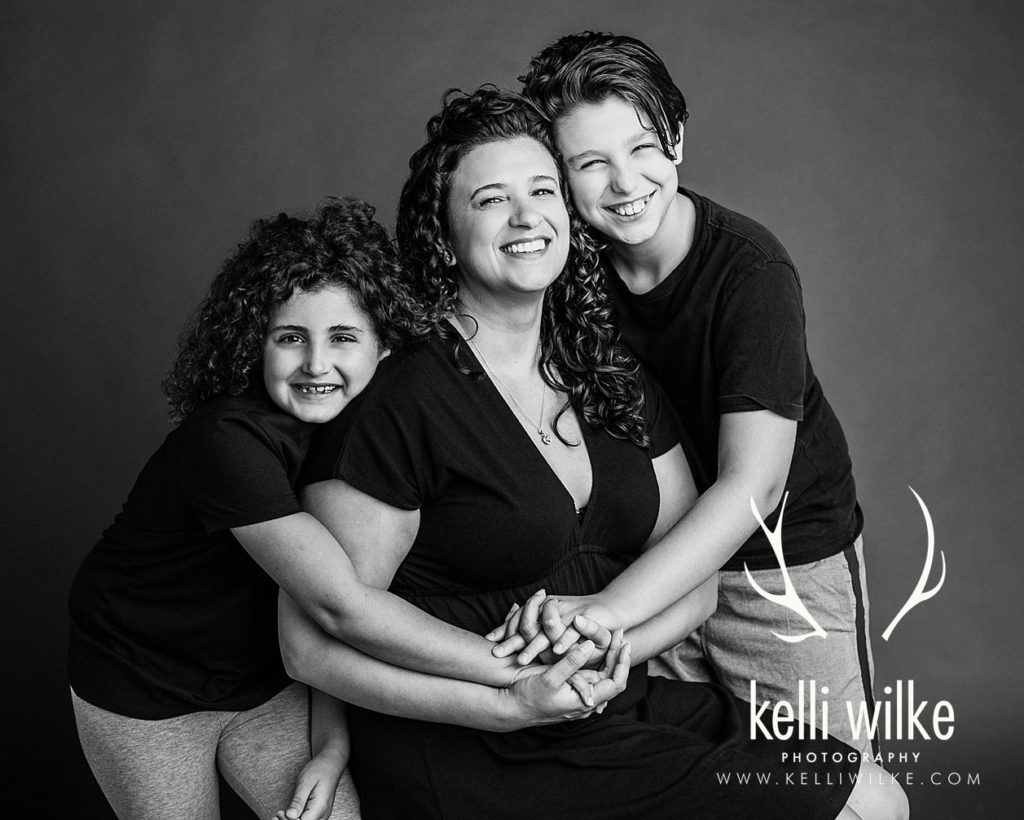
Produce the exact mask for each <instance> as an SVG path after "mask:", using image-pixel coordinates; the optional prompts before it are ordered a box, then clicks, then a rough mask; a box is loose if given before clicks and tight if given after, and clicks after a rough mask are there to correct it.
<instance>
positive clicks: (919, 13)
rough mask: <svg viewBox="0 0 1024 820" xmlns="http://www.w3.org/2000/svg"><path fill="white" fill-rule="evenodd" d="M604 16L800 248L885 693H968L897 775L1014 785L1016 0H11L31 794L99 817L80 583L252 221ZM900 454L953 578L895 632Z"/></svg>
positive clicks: (697, 182)
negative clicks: (68, 658)
mask: <svg viewBox="0 0 1024 820" xmlns="http://www.w3.org/2000/svg"><path fill="white" fill-rule="evenodd" d="M588 27H589V28H603V29H608V30H613V31H619V32H624V33H633V34H636V35H637V36H640V37H642V38H644V39H646V40H647V41H649V42H650V43H651V44H652V45H653V46H654V47H655V48H656V49H657V50H658V51H659V52H660V53H661V54H662V55H664V57H665V58H666V61H667V62H668V64H669V67H670V68H671V70H672V71H673V73H674V75H675V77H676V78H677V79H678V81H679V82H680V84H681V85H682V86H683V89H684V91H685V92H686V95H687V99H688V102H689V104H690V107H691V110H692V117H691V120H690V124H689V125H688V127H687V134H686V155H685V161H684V163H683V166H682V172H681V174H682V179H683V181H684V182H685V183H686V184H687V185H689V186H691V187H693V188H695V189H696V190H698V191H700V192H702V193H704V194H707V195H709V196H711V197H712V198H714V199H716V200H718V201H719V202H721V203H723V204H725V205H727V206H730V207H732V208H735V209H737V210H740V211H742V212H745V213H748V214H750V215H751V216H754V217H755V218H758V219H759V220H760V221H762V222H764V223H765V224H767V225H768V226H769V227H770V228H771V229H772V230H773V231H774V232H775V233H777V234H778V236H779V237H780V238H781V239H782V241H783V242H784V243H785V244H786V246H787V247H788V249H789V250H790V252H791V254H792V256H793V258H794V259H795V260H796V262H797V266H798V268H799V270H800V273H801V276H802V279H803V284H804V291H805V297H806V307H807V314H808V335H809V344H810V347H811V354H812V358H813V360H814V363H815V367H816V369H817V371H818V373H819V375H820V377H821V380H822V382H823V384H824V387H825V390H826V393H827V395H828V396H829V398H830V399H831V401H832V403H833V405H834V406H835V408H836V410H837V412H838V414H839V416H840V418H841V419H842V420H843V423H844V426H845V428H846V432H847V434H848V437H849V440H850V445H851V449H852V453H853V458H854V465H855V470H856V476H857V481H858V485H859V491H860V496H861V500H862V504H863V506H864V509H865V514H866V518H867V523H866V531H865V541H866V546H867V566H868V578H869V584H870V592H871V619H872V633H873V638H874V646H875V652H876V661H877V684H878V689H879V694H881V688H882V687H883V686H887V685H894V684H895V682H896V681H897V680H903V681H906V680H910V679H913V680H914V681H915V684H916V693H917V696H918V698H919V699H921V698H923V699H927V700H929V702H930V703H934V702H935V701H937V700H948V701H950V702H951V703H952V704H953V706H954V708H955V714H956V722H955V727H956V728H955V734H954V736H953V738H952V739H951V740H949V741H946V742H938V741H930V742H917V741H915V742H913V743H906V742H903V743H899V742H894V743H892V744H890V746H889V747H888V748H890V749H894V750H899V749H904V750H908V751H913V752H918V753H919V754H920V759H919V760H920V762H919V763H917V764H913V765H910V764H907V765H897V766H895V767H894V768H896V769H897V770H907V769H911V770H913V772H914V773H915V776H916V778H917V780H916V782H915V784H914V785H913V786H912V787H909V788H908V791H909V792H910V795H911V801H912V804H913V806H914V807H915V810H916V814H917V816H919V817H999V816H1002V806H1003V805H1004V802H1003V801H1004V800H1006V799H1008V796H1009V794H1010V792H1011V787H1012V782H1013V780H1012V778H1013V774H1011V769H1010V766H1011V761H1012V760H1013V757H1014V755H1013V750H1014V749H1016V748H1017V747H1018V745H1019V741H1018V740H1017V739H1016V738H1017V737H1019V734H1020V730H1021V728H1022V726H1021V724H1022V718H1021V714H1022V711H1021V710H1020V708H1019V707H1018V706H1017V705H1016V692H1017V688H1018V687H1017V683H1018V681H1019V679H1020V676H1021V672H1022V662H1021V657H1020V654H1021V653H1020V651H1019V647H1020V634H1021V629H1022V626H1024V624H1022V617H1021V607H1020V604H1019V600H1018V593H1017V590H1018V588H1019V584H1020V580H1021V575H1022V573H1021V566H1022V562H1021V559H1020V556H1019V551H1018V547H1017V545H1018V543H1019V541H1020V536H1019V532H1020V529H1021V526H1020V525H1021V515H1020V509H1021V502H1022V501H1024V497H1022V492H1021V481H1020V477H1019V470H1020V465H1021V464H1022V463H1024V446H1022V436H1021V433H1020V430H1019V428H1018V426H1017V425H1016V424H1015V421H1016V416H1017V415H1018V412H1019V408H1020V407H1021V406H1024V384H1022V377H1021V367H1020V353H1021V350H1022V349H1024V346H1022V331H1021V322H1020V318H1019V317H1020V314H1021V308H1022V281H1021V279H1022V277H1021V273H1022V270H1021V267H1022V266H1021V261H1020V260H1021V258H1022V252H1024V241H1022V233H1024V230H1022V227H1021V217H1022V215H1024V214H1022V207H1021V196H1022V193H1024V186H1022V173H1021V167H1022V163H1021V159H1020V150H1021V147H1022V146H1021V138H1020V133H1021V127H1022V124H1024V123H1022V114H1021V112H1022V110H1024V108H1022V105H1021V103H1022V99H1021V90H1020V89H1021V87H1022V82H1021V80H1022V74H1024V72H1022V70H1021V69H1022V63H1024V59H1022V57H1021V49H1020V46H1019V43H1020V41H1021V36H1022V34H1024V24H1022V19H1021V13H1020V12H1019V11H1018V10H1017V4H1014V3H1010V2H1005V3H999V2H974V3H957V2H947V1H944V0H931V2H925V0H904V2H901V3H881V2H869V3H850V2H848V0H847V1H846V2H837V0H821V2H813V3H812V2H807V3H797V2H790V3H783V2H759V1H758V0H748V1H747V2H740V1H737V2H713V0H693V1H692V2H685V1H681V2H673V3H666V2H662V3H651V4H645V3H642V2H636V3H629V4H625V3H621V2H614V3H613V2H569V3H560V4H553V3H552V4H537V5H531V4H524V3H520V4H508V3H502V4H496V3H482V2H469V1H468V0H458V1H457V2H456V1H454V0H453V1H452V2H447V3H444V4H437V5H435V4H430V3H418V4H408V8H407V7H406V4H403V3H398V2H377V3H373V4H371V3H355V2H334V3H327V2H309V3H301V2H300V3H292V2H287V3H286V2H280V3H275V2H265V1H264V2H249V3H218V4H185V3H150V2H143V3H107V2H91V3H88V4H82V3H72V2H31V3H30V2H8V3H5V4H4V6H3V10H2V11H0V43H2V50H0V84H2V85H0V112H2V113H0V117H2V122H3V128H2V133H0V145H2V157H0V182H2V188H3V196H2V199H0V208H2V212H3V218H2V225H3V241H2V242H0V268H2V271H3V283H4V294H5V300H4V307H3V313H4V322H3V333H4V343H3V345H2V346H0V349H2V351H3V360H4V369H3V373H4V396H5V400H4V402H3V405H2V412H3V414H4V421H3V427H4V436H3V465H4V470H5V491H4V497H5V503H4V526H3V533H4V536H5V541H6V543H7V547H6V554H7V555H8V560H7V569H6V571H5V572H4V573H3V576H4V580H3V583H4V589H5V595H4V601H5V605H6V609H5V611H6V619H5V620H6V625H5V629H4V634H5V646H6V648H7V652H6V658H7V669H6V672H5V675H4V677H5V679H6V682H7V684H8V690H7V691H8V693H9V694H8V696H9V698H11V699H12V700H9V701H8V704H7V708H6V709H5V713H6V715H5V721H4V722H5V724H6V726H8V727H9V730H8V729H7V728H5V736H6V737H7V738H15V739H16V742H15V741H12V740H10V739H9V740H8V743H9V746H10V747H11V748H14V749H16V750H17V751H16V756H17V758H18V760H19V761H20V763H19V769H18V771H17V775H18V777H19V780H18V781H17V782H18V783H19V786H20V791H23V792H27V793H30V794H34V795H39V794H41V793H43V791H42V790H43V789H45V788H47V787H48V788H49V792H46V794H49V793H52V792H56V793H59V794H61V795H62V796H63V797H62V798H61V799H64V800H67V801H68V802H69V806H70V807H72V810H71V812H70V816H78V817H89V816H97V817H103V816H104V814H103V809H102V802H101V801H100V799H99V797H98V794H97V793H96V791H95V787H94V786H92V784H91V781H90V780H89V778H88V774H87V772H86V770H85V767H84V762H83V761H82V759H81V755H80V753H79V752H78V749H77V745H76V741H75V736H74V728H73V723H72V719H71V712H70V708H69V705H68V702H67V692H66V683H65V679H64V670H63V663H64V652H65V630H66V616H65V613H64V600H65V597H66V594H67V588H68V585H69V583H70V580H71V577H72V574H73V572H74V570H75V568H76V566H77V564H78V562H79V561H80V560H81V558H82V556H83V555H84V554H85V552H86V551H87V549H88V548H89V546H90V545H91V543H92V541H93V540H94V539H95V538H96V536H97V535H98V533H99V532H100V530H101V529H102V528H103V527H104V526H105V525H106V524H107V523H108V522H109V520H110V519H111V517H112V516H113V514H114V513H115V512H116V511H117V509H118V508H119V504H120V502H121V500H122V498H123V496H124V495H125V493H126V492H127V490H128V489H129V487H130V485H131V482H132V480H133V478H134V476H135V473H136V471H137V470H138V469H139V468H140V466H141V465H142V464H143V462H144V460H145V458H146V457H147V456H148V455H149V452H150V451H151V450H152V449H153V448H154V447H155V446H156V445H157V444H158V442H159V441H160V439H161V438H162V437H163V436H164V435H165V433H166V432H167V430H168V429H169V425H168V422H167V420H166V413H165V407H164V404H163V400H162V398H161V395H160V392H159V387H158V385H159V381H160V378H161V376H162V374H163V373H164V372H165V370H166V369H167V366H168V364H169V362H170V360H171V358H172V356H173V353H174V349H175V338H176V335H177V333H178V330H179V328H180V326H181V324H182V322H183V320H184V318H185V316H186V315H187V314H188V312H189V311H190V310H191V309H192V307H193V306H194V305H195V303H196V302H197V301H198V299H199V298H200V297H201V295H202V293H203V290H204V288H205V286H206V284H207V283H208V281H209V279H210V278H211V276H212V275H213V274H214V273H215V271H216V269H217V267H218V264H219V263H220V261H221V260H222V259H223V257H224V256H226V255H227V254H228V253H229V252H230V251H231V250H232V249H233V247H234V245H235V243H236V242H237V241H238V240H239V239H240V237H241V236H242V234H243V233H244V231H245V229H246V226H247V224H248V222H249V221H250V220H251V219H252V218H254V217H256V216H260V215H267V214H273V213H276V212H277V211H279V210H283V209H290V208H298V207H304V206H308V205H310V204H312V203H313V202H314V201H315V200H316V199H317V198H318V197H320V196H321V195H324V194H328V193H334V194H344V195H353V196H359V197H362V198H365V199H367V200H369V201H371V202H373V203H375V204H376V205H377V206H378V208H379V212H380V214H381V216H382V218H383V220H384V221H385V222H387V223H389V224H392V223H393V215H394V208H395V203H396V200H397V194H398V191H399V188H400V186H401V183H402V180H403V178H404V172H405V169H406V161H407V158H408V156H409V154H410V153H411V152H412V151H413V150H414V149H415V148H416V146H417V145H418V143H419V141H420V139H421V135H422V129H423V125H424V123H425V122H426V119H427V117H428V116H429V115H430V114H431V113H432V112H433V111H434V110H435V109H436V108H437V106H438V100H439V97H440V94H441V92H442V91H443V90H444V89H446V88H448V87H450V86H461V87H464V88H472V87H475V86H476V85H477V84H479V83H481V82H484V81H493V82H496V83H498V84H502V85H511V84H513V83H514V80H515V76H516V75H517V74H518V73H519V72H520V70H521V69H522V68H523V67H524V65H525V64H526V62H527V60H528V58H529V56H530V55H531V54H532V53H533V52H535V51H536V50H537V49H538V48H539V47H540V46H542V45H544V44H545V43H547V42H549V41H550V40H552V39H554V38H555V37H557V36H558V35H560V34H564V33H568V32H571V31H575V30H578V29H581V28H588ZM908 485H909V486H913V488H914V489H915V490H916V491H917V492H918V493H920V494H921V496H922V498H923V499H924V500H925V502H926V503H927V504H928V506H929V509H930V510H931V513H932V516H933V519H934V522H935V530H936V540H937V546H938V548H940V549H942V550H943V551H944V553H945V558H946V562H947V565H948V571H947V578H946V583H945V586H944V588H943V589H942V590H941V592H940V593H939V594H938V595H937V596H936V597H934V598H933V599H932V600H930V601H928V602H926V603H924V604H922V605H920V606H919V607H917V608H916V609H915V610H913V611H912V612H911V613H910V614H909V615H907V616H906V617H905V618H904V619H903V621H902V622H901V624H900V625H899V626H898V627H897V629H896V630H895V632H894V634H893V636H892V638H891V640H890V641H889V642H883V641H882V640H881V637H880V636H881V632H882V630H883V629H884V628H885V626H886V625H887V624H888V623H889V621H890V620H891V619H892V617H893V616H894V615H895V614H896V612H897V611H898V610H899V608H900V607H901V606H902V604H903V602H904V601H905V600H906V598H907V597H908V596H909V594H910V592H911V590H912V589H913V588H914V585H915V583H916V582H917V580H918V575H919V574H920V571H921V567H922V565H923V563H924V554H925V545H926V539H925V528H924V521H923V519H922V516H921V513H920V511H919V509H918V507H917V504H916V502H915V501H914V499H913V496H912V495H911V494H910V491H909V490H908V489H907V487H908ZM937 573H938V567H936V568H935V569H934V571H933V582H934V577H936V576H937ZM930 708H931V707H930V706H929V710H930ZM9 732H10V733H9ZM55 773H59V774H55ZM933 773H938V774H939V775H940V777H939V779H940V780H941V781H942V785H932V784H931V783H930V782H929V781H930V779H931V778H932V777H933ZM970 773H979V774H980V779H981V783H980V784H977V785H968V783H967V782H966V781H967V778H968V775H969V774H970ZM952 774H959V775H960V776H961V777H962V779H963V782H962V783H960V784H951V783H950V782H949V781H950V780H953V779H954V778H953V777H951V775H952ZM55 778H56V779H57V780H59V781H60V784H61V785H60V787H59V788H56V789H54V788H53V786H54V785H55V784H54V779H55ZM43 799H53V798H50V797H44V798H43ZM44 813H46V812H44Z"/></svg>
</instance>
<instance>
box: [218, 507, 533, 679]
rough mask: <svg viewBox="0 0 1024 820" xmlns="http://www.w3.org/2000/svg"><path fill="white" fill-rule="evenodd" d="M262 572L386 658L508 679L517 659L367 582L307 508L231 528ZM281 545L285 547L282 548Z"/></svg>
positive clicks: (334, 629)
mask: <svg viewBox="0 0 1024 820" xmlns="http://www.w3.org/2000/svg"><path fill="white" fill-rule="evenodd" d="M232 532H233V533H234V535H235V537H236V538H237V539H238V540H239V542H240V543H241V544H242V545H243V546H244V547H245V548H246V550H248V551H249V553H250V554H251V555H252V556H253V558H255V559H256V560H257V561H258V562H259V563H260V565H261V566H262V567H263V568H264V569H265V570H266V571H267V573H268V574H269V575H270V576H271V577H272V578H274V580H275V581H277V582H278V584H280V585H281V588H282V589H284V590H285V591H286V592H287V593H288V594H289V595H290V596H291V597H292V598H293V599H294V600H296V601H297V602H298V603H299V605H300V606H301V607H302V609H303V610H305V611H306V612H308V613H309V614H310V616H311V617H312V618H313V619H314V620H315V621H316V622H317V624H318V625H319V626H320V627H321V628H322V629H324V630H325V631H327V632H328V633H329V634H331V635H333V636H334V637H336V638H338V639H340V640H342V641H344V642H346V643H348V644H351V645H352V646H354V647H356V648H358V649H360V650H362V651H363V652H365V653H367V654H369V655H373V656H374V657H377V658H380V659H381V660H384V661H387V662H389V663H393V664H397V665H399V666H403V667H406V668H409V669H414V670H417V671H421V672H427V673H429V674H434V675H441V676H444V677H450V678H457V679H460V680H468V681H473V682H476V683H483V684H486V685H489V686H506V685H507V684H508V683H509V682H510V681H511V680H512V676H513V674H514V673H515V666H514V664H512V663H510V662H509V661H507V660H502V659H498V658H495V657H493V656H492V655H491V653H490V643H489V642H488V641H486V640H485V639H484V638H482V637H480V636H479V635H474V634H473V633H471V632H468V631H466V630H464V629H460V628H459V627H456V626H452V625H451V624H447V623H444V622H443V621H440V620H438V619H437V618H434V617H432V616H430V615H428V614H427V613H426V612H423V611H422V610H420V609H418V608H417V607H415V606H413V605H412V604H410V603H408V602H407V601H405V600H403V599H401V598H399V597H398V596H397V595H392V594H391V593H389V592H387V591H386V590H384V589H378V588H377V587H375V586H373V585H371V584H370V583H366V582H364V581H363V580H362V579H360V578H359V576H358V575H357V571H356V567H355V566H354V564H353V562H352V561H351V560H350V558H349V557H348V555H347V554H346V553H345V551H344V550H343V549H342V548H341V547H340V546H339V545H338V542H337V541H336V540H335V538H334V536H333V535H332V534H331V533H330V532H329V531H328V530H327V529H326V527H324V525H323V524H321V523H320V522H319V521H318V520H317V519H316V518H314V517H313V516H312V515H310V514H309V513H296V514H294V515H289V516H284V517H282V518H279V519H276V520H272V521H266V522H261V523H259V524H253V525H250V526H247V527H239V528H236V529H234V530H232ZM285 547H286V548H285Z"/></svg>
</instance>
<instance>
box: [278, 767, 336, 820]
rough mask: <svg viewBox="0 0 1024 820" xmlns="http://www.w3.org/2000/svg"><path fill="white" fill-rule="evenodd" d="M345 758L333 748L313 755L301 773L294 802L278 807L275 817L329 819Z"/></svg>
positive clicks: (284, 819) (293, 819) (282, 819)
mask: <svg viewBox="0 0 1024 820" xmlns="http://www.w3.org/2000/svg"><path fill="white" fill-rule="evenodd" d="M345 762H346V761H345V760H344V759H343V758H342V756H340V755H339V754H338V753H337V752H334V751H330V752H328V751H324V752H321V753H320V754H318V755H314V756H313V757H312V758H311V759H310V761H309V762H308V763H307V764H306V765H305V766H303V767H302V771H301V772H300V773H299V779H298V782H296V784H295V795H294V796H293V797H292V802H291V804H290V805H289V806H288V808H287V809H285V810H283V811H278V812H277V813H276V814H275V815H274V820H327V818H328V817H330V814H331V810H332V809H333V808H334V796H335V794H336V792H337V790H338V782H339V781H340V780H341V775H342V773H343V772H344V771H345Z"/></svg>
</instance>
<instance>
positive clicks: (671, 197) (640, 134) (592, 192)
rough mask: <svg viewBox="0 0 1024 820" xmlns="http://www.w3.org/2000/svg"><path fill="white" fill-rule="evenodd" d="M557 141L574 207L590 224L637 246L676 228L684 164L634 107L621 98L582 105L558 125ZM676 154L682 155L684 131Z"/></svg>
mask: <svg viewBox="0 0 1024 820" xmlns="http://www.w3.org/2000/svg"><path fill="white" fill-rule="evenodd" d="M555 141H556V143H557V144H558V150H559V152H560V153H561V154H562V157H563V158H564V160H565V169H566V177H567V180H568V183H569V190H570V191H571V192H572V200H573V203H574V204H575V205H576V210H577V211H579V214H580V216H582V217H583V219H584V220H585V221H586V222H587V224H588V225H590V226H591V227H593V228H596V229H597V230H599V231H600V232H601V233H603V234H604V235H605V236H607V237H608V239H610V240H611V241H612V242H613V243H618V244H620V245H631V246H642V245H644V244H645V243H647V242H648V241H650V240H651V239H656V238H661V234H662V233H664V232H665V231H672V230H674V227H673V222H672V218H671V217H672V215H673V209H677V208H678V204H677V203H676V189H677V187H678V185H679V179H678V175H677V174H676V164H677V163H678V162H679V160H678V159H676V160H672V159H670V158H669V157H668V156H667V155H666V154H665V152H664V150H662V147H661V143H660V142H659V141H658V135H657V134H656V133H655V131H654V129H653V127H652V126H651V123H650V122H649V121H648V120H647V118H646V117H645V116H644V115H642V114H640V113H639V112H638V111H637V110H636V109H635V108H634V107H633V106H632V105H630V104H629V103H627V102H626V101H625V100H623V99H622V98H621V97H616V96H611V97H608V98H607V99H605V100H603V101H602V102H599V103H583V104H581V105H577V106H576V107H575V108H573V109H571V110H570V111H569V112H568V113H567V114H566V115H565V116H563V117H561V118H560V119H559V120H558V122H557V123H556V124H555ZM675 154H676V157H682V132H681V131H680V143H679V145H677V146H675ZM656 241H657V239H656Z"/></svg>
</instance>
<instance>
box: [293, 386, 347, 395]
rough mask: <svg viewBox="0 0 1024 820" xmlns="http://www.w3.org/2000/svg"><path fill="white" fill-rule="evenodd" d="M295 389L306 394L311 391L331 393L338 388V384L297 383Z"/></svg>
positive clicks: (321, 393)
mask: <svg viewBox="0 0 1024 820" xmlns="http://www.w3.org/2000/svg"><path fill="white" fill-rule="evenodd" d="M295 389H296V390H298V391H299V392H300V393H305V394H306V395H310V394H313V393H317V394H320V395H324V394H326V393H333V392H334V391H335V390H337V389H338V385H336V384H297V385H295Z"/></svg>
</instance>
